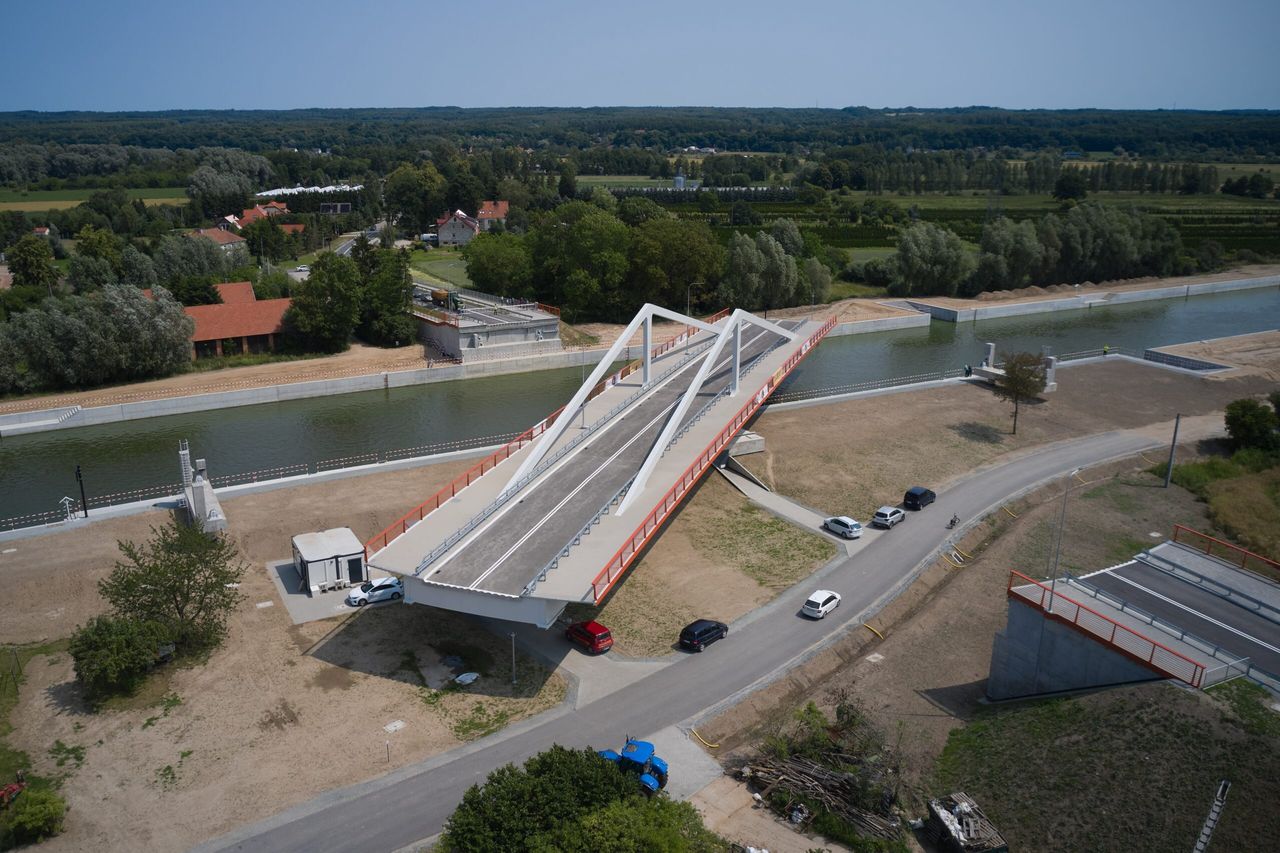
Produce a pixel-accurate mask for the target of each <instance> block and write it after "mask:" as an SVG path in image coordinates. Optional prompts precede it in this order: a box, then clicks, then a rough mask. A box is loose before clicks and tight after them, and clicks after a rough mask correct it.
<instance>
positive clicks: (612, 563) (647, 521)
mask: <svg viewBox="0 0 1280 853" xmlns="http://www.w3.org/2000/svg"><path fill="white" fill-rule="evenodd" d="M724 313H727V311H726V312H724ZM721 316H723V314H722V315H721ZM835 325H836V320H835V317H831V318H828V320H827V321H826V322H825V323H824V324H823V325H822V327H821V328H819V329H818V331H816V332H814V333H813V335H811V336H810V337H809V339H808V340H807V341H805V342H804V344H803V345H802V346H801V348H800V349H799V350H798V351H796V352H794V353H792V354H791V357H790V358H788V359H787V360H786V362H785V363H784V364H783V366H782V367H781V368H780V369H779V370H778V371H777V372H776V373H775V374H774V375H773V376H772V377H770V379H769V383H768V384H767V385H765V386H764V388H762V389H761V391H759V392H757V393H756V394H754V395H752V397H751V399H750V400H748V401H747V402H746V403H745V404H744V405H743V406H742V408H741V409H739V410H738V412H737V414H735V415H734V417H733V419H732V420H731V421H729V423H728V425H727V426H725V428H724V429H722V430H721V431H720V433H719V434H718V435H717V436H716V437H715V438H713V439H712V440H711V442H710V443H709V444H708V445H707V446H706V447H705V448H704V449H703V451H702V453H700V454H699V455H698V457H697V458H696V459H695V460H694V461H693V462H692V463H690V465H689V467H688V468H686V469H685V470H684V473H683V474H681V475H680V478H679V479H678V480H677V481H676V482H675V485H673V486H672V487H671V488H670V489H668V490H667V492H666V494H664V495H663V496H662V497H661V498H660V499H659V500H658V504H657V506H655V507H654V508H653V509H652V510H650V511H649V514H648V515H646V516H645V517H644V520H643V521H641V522H640V525H639V526H638V527H637V528H636V529H635V531H634V532H633V533H632V534H631V537H630V538H629V539H628V540H627V541H626V542H624V543H623V545H622V547H620V548H619V549H618V550H617V552H615V553H614V555H613V557H611V558H610V559H609V562H608V563H606V564H605V567H604V568H603V569H601V570H600V572H599V574H597V575H596V577H595V579H594V580H592V581H591V589H592V594H593V596H594V599H595V601H596V602H599V601H600V599H601V598H603V597H604V596H605V595H607V594H608V592H609V590H610V589H612V588H613V586H614V584H616V583H617V582H618V580H619V579H620V578H621V577H622V575H623V574H624V573H625V572H626V570H627V568H628V567H629V566H630V565H631V563H632V561H634V560H635V557H636V555H637V554H639V553H640V552H641V551H643V550H644V548H645V546H646V545H647V544H648V543H649V540H650V539H652V538H653V535H654V534H655V533H656V532H657V530H658V528H659V527H661V526H662V523H663V522H664V521H665V520H666V518H667V516H668V515H670V514H671V511H672V510H673V509H674V508H675V506H676V505H677V504H679V503H680V501H681V500H682V499H683V498H684V496H685V494H687V493H688V490H689V488H690V487H691V486H692V485H693V484H694V483H695V482H697V480H698V478H699V477H701V476H702V474H703V473H704V472H705V471H706V470H707V468H708V467H710V465H711V463H712V462H713V461H714V460H715V458H716V457H717V456H719V455H720V450H721V449H722V448H723V447H724V446H725V445H726V444H728V443H729V441H730V440H732V438H733V436H735V435H737V433H738V431H739V430H741V429H742V427H743V425H744V424H746V422H747V421H748V420H750V419H751V416H752V415H754V414H755V413H756V411H757V410H758V409H759V408H760V406H762V405H763V404H764V401H765V400H767V399H768V397H769V394H771V393H773V390H774V389H775V388H777V386H778V385H779V384H780V383H781V382H782V380H783V379H786V377H787V376H788V375H789V374H790V373H791V371H792V370H793V369H795V366H796V365H797V364H799V363H800V360H801V359H802V358H804V357H805V356H806V355H808V354H809V352H810V351H811V350H812V349H813V345H814V344H816V343H817V342H818V341H820V340H822V338H823V337H825V336H826V335H827V333H828V332H830V331H831V330H832V329H833V328H835Z"/></svg>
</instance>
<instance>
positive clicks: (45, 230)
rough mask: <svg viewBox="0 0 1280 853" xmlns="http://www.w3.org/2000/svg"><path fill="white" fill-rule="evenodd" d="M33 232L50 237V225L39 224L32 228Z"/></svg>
mask: <svg viewBox="0 0 1280 853" xmlns="http://www.w3.org/2000/svg"><path fill="white" fill-rule="evenodd" d="M31 233H32V234H34V235H36V236H37V237H48V236H49V226H48V225H37V226H36V227H35V228H32V229H31Z"/></svg>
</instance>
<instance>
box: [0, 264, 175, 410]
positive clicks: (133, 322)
mask: <svg viewBox="0 0 1280 853" xmlns="http://www.w3.org/2000/svg"><path fill="white" fill-rule="evenodd" d="M153 297H154V298H152V299H148V298H147V297H146V296H144V295H143V293H142V291H141V290H139V289H138V288H136V287H133V286H129V285H118V284H109V285H107V286H105V287H103V288H102V289H101V290H100V291H98V292H96V293H92V294H89V295H87V296H75V295H72V296H64V297H61V298H46V299H45V300H44V301H42V302H41V303H39V304H38V305H36V306H34V307H32V308H30V309H28V310H25V311H22V312H21V313H19V314H17V315H15V316H13V317H11V318H10V319H9V321H8V322H7V323H0V395H5V394H22V393H29V392H32V391H43V390H52V389H61V388H80V387H90V386H95V385H104V384H107V383H111V382H129V381H135V380H140V379H152V378H155V377H159V376H168V375H170V374H172V373H174V372H177V371H178V370H181V369H183V368H185V367H186V365H187V364H188V363H189V361H190V358H191V343H190V338H191V332H192V329H193V323H192V321H191V319H190V318H189V317H187V315H186V314H185V313H183V310H182V306H181V305H180V304H179V303H178V302H177V300H175V299H174V298H173V297H172V296H170V295H169V292H168V291H166V290H164V289H163V288H157V289H156V290H155V291H154V292H153Z"/></svg>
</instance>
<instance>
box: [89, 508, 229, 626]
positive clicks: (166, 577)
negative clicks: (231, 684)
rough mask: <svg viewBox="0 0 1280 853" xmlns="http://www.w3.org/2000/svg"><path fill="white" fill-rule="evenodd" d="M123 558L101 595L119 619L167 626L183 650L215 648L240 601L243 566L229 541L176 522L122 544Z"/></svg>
mask: <svg viewBox="0 0 1280 853" xmlns="http://www.w3.org/2000/svg"><path fill="white" fill-rule="evenodd" d="M118 544H119V548H120V553H121V554H123V555H124V558H125V559H124V560H123V561H119V562H117V563H116V564H115V568H114V569H112V570H111V574H109V575H108V576H107V577H106V578H104V579H103V580H101V581H99V583H98V591H99V592H100V593H101V594H102V597H103V598H105V599H106V600H107V602H108V603H109V604H110V605H111V607H112V609H113V610H114V611H115V612H116V614H117V615H119V616H122V617H125V618H128V619H134V620H137V621H139V622H158V623H160V624H161V625H163V626H164V628H165V630H166V631H167V632H168V635H169V636H170V637H171V638H172V640H173V642H174V643H175V644H177V646H178V649H179V651H198V650H201V649H207V648H210V647H213V646H216V645H217V644H218V643H219V642H221V640H222V637H223V636H224V634H225V633H226V623H227V616H228V615H230V613H231V611H233V610H234V609H235V608H236V605H237V604H238V603H239V602H240V599H241V597H242V596H241V594H240V593H239V592H238V591H237V590H236V588H235V587H236V585H238V584H239V583H240V579H241V578H242V577H243V576H244V571H245V566H244V564H243V563H242V562H241V560H240V554H239V551H238V550H237V549H236V546H235V545H234V544H233V543H232V542H231V541H230V540H229V539H226V538H225V537H222V536H219V535H216V534H214V535H210V534H207V533H205V532H204V531H203V530H201V529H200V528H199V527H196V526H194V525H188V524H183V523H182V522H180V521H177V520H176V519H175V520H172V521H170V522H169V523H168V524H166V525H165V526H163V527H158V528H157V527H152V528H151V539H150V540H149V541H147V542H144V543H142V544H141V545H139V544H135V543H133V542H128V541H125V542H120V543H118Z"/></svg>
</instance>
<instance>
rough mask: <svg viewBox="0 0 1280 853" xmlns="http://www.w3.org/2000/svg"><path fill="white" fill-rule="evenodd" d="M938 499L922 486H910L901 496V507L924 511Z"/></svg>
mask: <svg viewBox="0 0 1280 853" xmlns="http://www.w3.org/2000/svg"><path fill="white" fill-rule="evenodd" d="M937 499H938V496H937V495H935V494H934V493H933V492H931V491H929V490H928V489H926V488H925V487H924V486H912V487H911V488H909V489H907V493H906V494H905V495H903V496H902V505H903V506H904V507H906V508H907V509H924V508H925V507H927V506H928V505H929V504H931V503H933V502H934V501H936V500H937Z"/></svg>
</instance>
